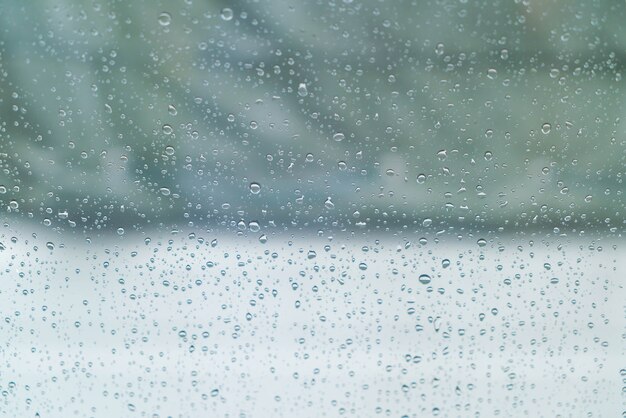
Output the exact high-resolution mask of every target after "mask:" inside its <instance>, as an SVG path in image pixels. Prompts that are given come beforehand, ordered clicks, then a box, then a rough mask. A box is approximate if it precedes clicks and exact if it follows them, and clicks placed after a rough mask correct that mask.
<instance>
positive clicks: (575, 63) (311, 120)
mask: <svg viewBox="0 0 626 418" xmlns="http://www.w3.org/2000/svg"><path fill="white" fill-rule="evenodd" d="M625 11H626V7H625V6H624V4H623V2H615V1H610V0H596V1H584V2H563V1H498V0H495V1H492V0H489V1H480V2H467V1H465V0H454V1H440V0H437V1H420V2H411V1H381V0H343V1H341V0H338V1H327V2H319V1H312V2H292V1H287V0H272V1H269V2H265V1H264V2H259V1H252V0H250V1H228V2H226V1H197V0H194V1H191V0H187V1H185V0H180V1H156V2H153V1H149V2H148V1H132V2H126V1H78V0H75V1H67V0H65V1H58V0H55V1H45V0H35V1H30V2H9V1H3V2H1V3H0V165H1V167H2V170H1V171H0V199H1V202H2V206H3V207H4V208H5V211H6V212H9V213H8V214H7V216H8V217H11V218H17V217H19V218H22V219H29V220H31V221H32V222H35V223H38V224H42V225H45V226H47V227H50V228H56V229H59V230H65V229H71V228H76V230H87V231H90V230H102V231H108V230H110V231H118V233H120V234H121V233H124V231H128V230H135V229H144V228H146V227H150V226H152V227H160V226H164V225H167V226H168V227H170V226H172V227H201V228H205V227H206V228H213V227H215V228H229V229H233V230H244V229H247V228H252V229H253V230H255V231H256V230H266V229H270V230H271V229H284V228H292V229H301V228H302V229H309V228H314V229H328V228H344V229H345V228H364V229H365V230H380V229H387V228H391V229H397V228H401V229H408V230H416V229H419V228H431V229H433V230H434V231H444V230H446V231H498V232H516V231H525V230H539V231H547V232H550V233H553V232H554V233H581V232H587V231H590V232H591V231H598V232H600V233H602V234H608V235H609V236H615V235H618V234H620V233H621V231H622V230H623V228H624V221H623V218H624V214H623V207H624V202H625V198H624V194H623V185H622V181H623V177H624V166H625V163H624V161H625V160H624V159H625V156H626V154H625V152H626V147H625V141H624V121H625V118H624V117H623V116H624V115H623V114H624V112H625V111H626V108H625V107H624V99H623V96H624V94H623V91H622V90H623V86H624V81H623V75H622V72H623V71H624V65H625V62H626V56H625V54H624V51H625V50H626V25H624V19H625V18H626V13H625ZM251 223H252V226H251ZM261 232H262V231H261Z"/></svg>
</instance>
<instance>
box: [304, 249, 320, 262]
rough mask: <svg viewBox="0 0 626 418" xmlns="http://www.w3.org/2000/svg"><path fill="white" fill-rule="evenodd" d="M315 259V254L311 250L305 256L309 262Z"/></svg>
mask: <svg viewBox="0 0 626 418" xmlns="http://www.w3.org/2000/svg"><path fill="white" fill-rule="evenodd" d="M315 257H317V253H316V252H315V251H313V250H309V252H308V253H307V255H306V258H308V259H309V260H312V259H314V258H315Z"/></svg>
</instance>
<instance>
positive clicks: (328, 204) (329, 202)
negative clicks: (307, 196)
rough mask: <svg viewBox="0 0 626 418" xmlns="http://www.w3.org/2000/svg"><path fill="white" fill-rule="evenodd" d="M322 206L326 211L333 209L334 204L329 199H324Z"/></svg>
mask: <svg viewBox="0 0 626 418" xmlns="http://www.w3.org/2000/svg"><path fill="white" fill-rule="evenodd" d="M324 206H326V209H335V204H334V203H333V202H332V201H331V200H330V197H329V198H327V199H326V201H325V202H324Z"/></svg>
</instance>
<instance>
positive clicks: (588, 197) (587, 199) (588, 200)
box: [585, 195, 593, 203]
mask: <svg viewBox="0 0 626 418" xmlns="http://www.w3.org/2000/svg"><path fill="white" fill-rule="evenodd" d="M592 199H593V196H591V195H587V196H585V202H587V203H589V202H591V200H592Z"/></svg>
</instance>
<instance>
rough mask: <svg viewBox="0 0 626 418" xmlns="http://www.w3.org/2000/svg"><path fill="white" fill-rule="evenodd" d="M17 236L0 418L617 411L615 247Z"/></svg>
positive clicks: (11, 258)
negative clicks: (88, 239)
mask: <svg viewBox="0 0 626 418" xmlns="http://www.w3.org/2000/svg"><path fill="white" fill-rule="evenodd" d="M25 231H26V229H22V230H21V231H17V232H9V229H5V230H4V231H3V232H2V235H1V238H0V242H2V244H3V246H4V250H2V251H0V260H1V263H2V270H1V273H0V310H1V317H0V320H1V322H0V323H1V325H0V340H1V346H0V347H1V348H0V353H1V356H0V393H1V396H0V412H1V413H2V415H3V416H15V417H27V416H36V414H37V413H38V414H39V416H41V417H69V416H93V417H121V416H129V417H132V416H138V417H140V416H147V417H153V416H158V417H167V416H172V417H179V416H180V417H226V416H228V417H240V416H245V417H276V416H294V415H297V416H302V417H315V416H340V415H343V416H358V417H369V416H393V417H401V416H404V415H406V416H410V417H423V416H431V415H437V414H438V415H439V416H460V417H467V416H482V417H491V416H497V415H499V416H522V415H528V416H533V417H541V416H545V417H554V416H618V415H620V414H621V413H622V410H623V409H624V400H625V397H624V396H625V395H624V392H623V389H622V387H624V386H626V384H624V383H623V382H622V380H623V379H625V378H626V375H625V372H623V371H621V370H622V369H624V367H626V363H624V360H623V359H624V333H625V324H626V322H625V319H624V316H625V312H624V300H626V298H625V296H626V295H625V293H624V289H623V283H624V281H623V277H624V273H625V272H626V268H625V267H626V251H625V247H624V245H623V244H621V243H620V242H618V241H611V242H608V241H607V242H604V241H602V240H593V239H591V238H564V237H555V238H545V237H544V238H542V237H541V236H537V237H535V238H526V239H521V238H511V237H502V238H498V239H490V238H489V236H485V238H486V239H487V240H486V245H484V246H480V245H478V243H477V241H478V239H479V238H481V237H478V236H476V237H472V238H465V239H464V240H457V239H456V238H454V237H440V238H439V239H438V240H437V239H435V238H434V237H432V236H431V237H430V238H428V242H426V243H423V244H420V243H419V241H418V239H419V235H416V236H412V235H411V236H410V237H409V236H408V235H407V236H404V237H403V236H393V235H388V236H383V237H377V238H379V240H380V241H376V239H375V238H374V237H373V235H375V234H371V235H372V237H371V238H370V237H368V236H367V235H365V236H350V235H348V234H344V235H337V236H335V237H334V238H333V239H332V240H331V239H329V238H328V237H319V236H317V235H315V234H313V233H311V234H310V235H309V234H307V233H300V234H299V235H294V236H289V235H284V236H270V237H269V239H268V241H267V242H266V243H265V244H261V243H260V242H259V240H258V235H259V234H251V235H253V236H250V237H245V236H242V237H237V236H235V235H234V234H233V233H223V234H218V233H204V234H202V233H199V232H198V233H197V234H196V235H195V236H191V237H190V236H189V232H191V231H187V232H184V233H182V232H180V233H178V234H175V235H170V234H164V233H157V232H155V233H154V234H149V233H145V234H136V235H132V234H131V235H129V234H127V235H124V236H122V237H118V236H111V237H106V238H102V237H100V238H95V237H94V238H92V239H91V242H87V241H86V240H85V239H84V237H83V238H80V239H79V238H71V237H67V236H63V235H56V236H52V235H50V236H46V234H45V233H44V232H43V231H39V232H38V233H37V236H36V237H34V236H32V235H31V233H32V231H30V230H29V231H28V232H25ZM11 237H16V238H17V239H16V240H15V242H13V241H12V240H11ZM148 237H149V238H150V240H149V241H148V240H146V238H148ZM170 240H171V241H170ZM214 240H216V241H214ZM531 241H532V242H531ZM48 242H50V243H52V244H53V246H54V248H52V249H51V248H49V247H48V246H47V245H46V243H48ZM408 242H410V243H408ZM50 247H52V245H51V246H50ZM445 260H449V261H445ZM448 262H449V265H448V266H447V267H445V265H447V264H448ZM423 274H426V275H428V276H430V283H423V282H426V281H427V278H424V277H422V280H421V281H420V276H421V275H423ZM589 414H590V415H589Z"/></svg>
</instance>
